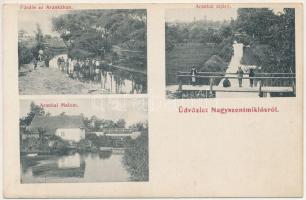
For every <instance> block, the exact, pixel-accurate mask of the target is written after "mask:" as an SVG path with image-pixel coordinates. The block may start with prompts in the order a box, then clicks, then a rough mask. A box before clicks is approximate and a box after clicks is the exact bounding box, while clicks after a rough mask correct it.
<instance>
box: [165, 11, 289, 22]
mask: <svg viewBox="0 0 306 200" xmlns="http://www.w3.org/2000/svg"><path fill="white" fill-rule="evenodd" d="M237 9H238V8H206V9H197V8H186V9H169V10H167V11H166V21H167V22H192V21H193V20H194V19H195V20H203V19H204V18H206V19H207V20H214V21H224V20H230V19H231V18H233V19H234V20H235V19H236V18H237ZM282 10H283V8H282V7H277V8H276V7H275V8H273V11H274V12H275V13H277V12H281V11H282Z"/></svg>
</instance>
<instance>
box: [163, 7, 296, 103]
mask: <svg viewBox="0 0 306 200" xmlns="http://www.w3.org/2000/svg"><path fill="white" fill-rule="evenodd" d="M165 26H166V27H165V29H166V32H165V37H166V45H165V46H166V96H167V98H168V99H179V98H183V99H188V98H223V97H224V98H240V97H246V98H248V97H250V98H258V97H295V96H296V75H295V9H294V8H282V7H275V8H224V9H222V11H221V10H220V9H210V8H207V9H198V8H193V9H168V10H167V11H166V24H165Z"/></svg>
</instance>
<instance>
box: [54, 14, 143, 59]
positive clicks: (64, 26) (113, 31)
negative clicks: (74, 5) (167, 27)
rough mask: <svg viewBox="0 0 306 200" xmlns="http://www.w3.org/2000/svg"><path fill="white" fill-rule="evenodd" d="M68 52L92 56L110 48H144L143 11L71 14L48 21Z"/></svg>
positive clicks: (108, 51) (109, 51)
mask: <svg viewBox="0 0 306 200" xmlns="http://www.w3.org/2000/svg"><path fill="white" fill-rule="evenodd" d="M52 24H53V29H54V30H55V31H57V32H59V33H60V34H61V37H62V38H63V40H64V42H65V43H66V44H67V46H69V47H70V49H71V50H72V49H82V50H85V51H88V52H89V53H92V54H94V55H96V56H98V55H100V54H101V52H100V49H102V48H103V49H104V50H105V51H106V53H111V50H112V46H113V45H120V46H125V47H128V48H132V49H142V50H145V49H146V11H145V10H132V9H131V10H87V11H74V12H70V13H68V14H65V15H62V16H60V17H57V18H53V19H52Z"/></svg>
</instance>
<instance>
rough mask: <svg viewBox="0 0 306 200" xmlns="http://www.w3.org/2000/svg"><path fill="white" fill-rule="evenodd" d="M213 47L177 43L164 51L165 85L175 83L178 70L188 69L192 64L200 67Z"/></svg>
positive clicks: (208, 56)
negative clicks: (168, 50)
mask: <svg viewBox="0 0 306 200" xmlns="http://www.w3.org/2000/svg"><path fill="white" fill-rule="evenodd" d="M213 52H214V49H213V47H211V46H207V45H205V44H201V43H179V44H176V46H175V47H174V49H172V50H171V51H170V52H166V70H167V71H166V74H167V77H166V85H172V84H176V83H177V80H176V73H177V72H178V71H190V69H191V67H192V66H197V67H202V66H203V65H204V63H205V62H206V61H207V60H208V59H209V58H210V57H211V56H212V54H213Z"/></svg>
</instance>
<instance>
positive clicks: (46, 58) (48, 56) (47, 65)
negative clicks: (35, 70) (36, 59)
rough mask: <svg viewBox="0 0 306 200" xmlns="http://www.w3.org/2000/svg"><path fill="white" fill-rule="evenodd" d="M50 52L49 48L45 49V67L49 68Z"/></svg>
mask: <svg viewBox="0 0 306 200" xmlns="http://www.w3.org/2000/svg"><path fill="white" fill-rule="evenodd" d="M50 56H51V55H50V52H49V49H48V47H46V49H45V65H46V67H49V62H50Z"/></svg>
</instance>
